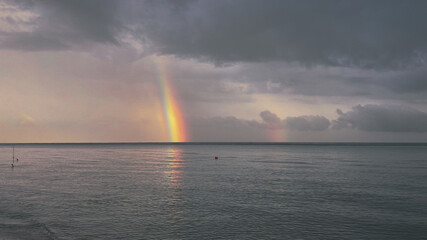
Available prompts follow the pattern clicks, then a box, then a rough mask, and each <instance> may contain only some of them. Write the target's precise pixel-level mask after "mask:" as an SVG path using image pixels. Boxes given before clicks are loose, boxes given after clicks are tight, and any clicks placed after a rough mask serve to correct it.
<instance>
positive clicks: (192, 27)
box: [141, 0, 427, 67]
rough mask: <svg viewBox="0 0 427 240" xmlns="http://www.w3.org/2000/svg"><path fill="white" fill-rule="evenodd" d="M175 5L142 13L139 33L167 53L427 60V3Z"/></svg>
mask: <svg viewBox="0 0 427 240" xmlns="http://www.w3.org/2000/svg"><path fill="white" fill-rule="evenodd" d="M171 2H174V3H173V4H171ZM175 2H176V1H150V2H148V3H149V4H148V5H149V7H147V8H145V9H143V11H142V12H143V14H142V18H141V24H142V28H141V32H143V34H145V35H146V36H147V37H148V38H149V39H151V40H152V41H153V42H154V43H155V44H156V46H157V47H158V50H159V51H161V52H162V53H167V54H176V55H180V56H188V57H195V58H206V59H209V60H212V61H215V62H219V63H221V62H233V61H255V62H259V61H266V60H267V61H270V60H277V61H287V62H299V63H302V64H306V65H317V64H321V65H339V66H343V65H345V66H361V67H377V66H380V67H385V66H386V67H390V66H402V65H407V64H409V63H408V62H411V63H419V62H422V61H424V60H425V59H426V57H425V56H426V54H425V53H426V50H427V34H426V33H425V31H424V29H426V28H427V21H426V20H427V17H426V16H427V2H425V1H400V0H399V1H381V0H380V1H345V0H344V1H332V0H331V1H304V0H303V1H190V2H185V4H182V5H180V6H179V7H177V6H176V3H175Z"/></svg>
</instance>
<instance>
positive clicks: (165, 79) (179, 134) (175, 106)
mask: <svg viewBox="0 0 427 240" xmlns="http://www.w3.org/2000/svg"><path fill="white" fill-rule="evenodd" d="M154 61H155V63H156V66H157V73H158V82H159V85H160V91H161V96H162V103H163V120H164V125H165V126H164V127H165V129H166V130H167V132H168V133H169V141H170V142H186V141H187V131H186V127H185V123H184V119H183V117H182V110H181V107H180V104H179V102H178V100H177V98H176V94H175V93H174V91H173V85H172V81H171V76H170V74H169V72H168V71H167V63H168V62H167V59H166V57H160V56H158V57H155V60H154Z"/></svg>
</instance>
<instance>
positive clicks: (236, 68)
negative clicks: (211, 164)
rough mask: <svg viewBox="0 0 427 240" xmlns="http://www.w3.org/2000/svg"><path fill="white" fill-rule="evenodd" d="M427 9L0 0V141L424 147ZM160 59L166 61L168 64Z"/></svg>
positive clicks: (376, 4) (423, 5)
mask: <svg viewBox="0 0 427 240" xmlns="http://www.w3.org/2000/svg"><path fill="white" fill-rule="evenodd" d="M426 29H427V1H417V0H412V1H402V0H398V1H393V0H375V1H362V0H358V1H346V0H335V1H329V0H322V1H317V0H312V1H305V0H298V1H284V0H280V1H273V0H267V1H250V0H244V1H240V0H232V1H222V0H215V1H208V0H206V1H197V0H188V1H184V0H181V1H175V0H171V1H139V0H135V1H128V0H120V1H108V0H99V1H98V0H73V1H68V0H67V1H65V0H52V1H49V0H40V1H9V0H0V142H123V141H138V142H144V141H169V138H168V134H167V131H166V130H165V128H164V125H163V124H162V121H161V119H160V118H161V115H162V111H163V110H162V98H161V94H160V92H161V89H159V87H160V86H159V82H158V72H157V70H156V59H158V58H159V57H161V58H163V59H165V61H164V62H167V65H166V66H165V68H166V69H167V70H168V72H169V75H170V80H171V84H172V85H173V89H174V91H175V95H176V98H177V101H179V102H180V105H181V109H182V115H183V117H184V120H185V123H186V126H187V135H188V140H190V141H291V142H292V141H332V142H337V141H402V142H408V141H410V142H419V141H422V142H426V141H427V31H426ZM166 60H167V61H166Z"/></svg>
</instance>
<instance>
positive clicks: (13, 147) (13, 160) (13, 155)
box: [12, 145, 15, 167]
mask: <svg viewBox="0 0 427 240" xmlns="http://www.w3.org/2000/svg"><path fill="white" fill-rule="evenodd" d="M12 152H13V154H12V167H15V166H14V163H15V145H12Z"/></svg>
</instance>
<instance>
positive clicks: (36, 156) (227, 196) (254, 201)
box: [0, 143, 427, 239]
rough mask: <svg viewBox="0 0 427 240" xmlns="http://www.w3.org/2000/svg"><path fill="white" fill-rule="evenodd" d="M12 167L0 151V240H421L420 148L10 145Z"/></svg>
mask: <svg viewBox="0 0 427 240" xmlns="http://www.w3.org/2000/svg"><path fill="white" fill-rule="evenodd" d="M15 156H16V157H17V158H19V162H15V167H14V168H11V166H10V165H11V162H12V146H11V145H6V144H3V145H0V160H1V161H0V171H1V173H0V239H427V144H351V143H349V144H332V143H330V144H317V143H312V144H255V143H253V144H241V143H234V144H228V143H224V144H222V143H217V144H209V143H205V144H191V143H189V144H148V143H147V144H144V143H142V144H16V145H15ZM215 156H218V159H217V160H215Z"/></svg>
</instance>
